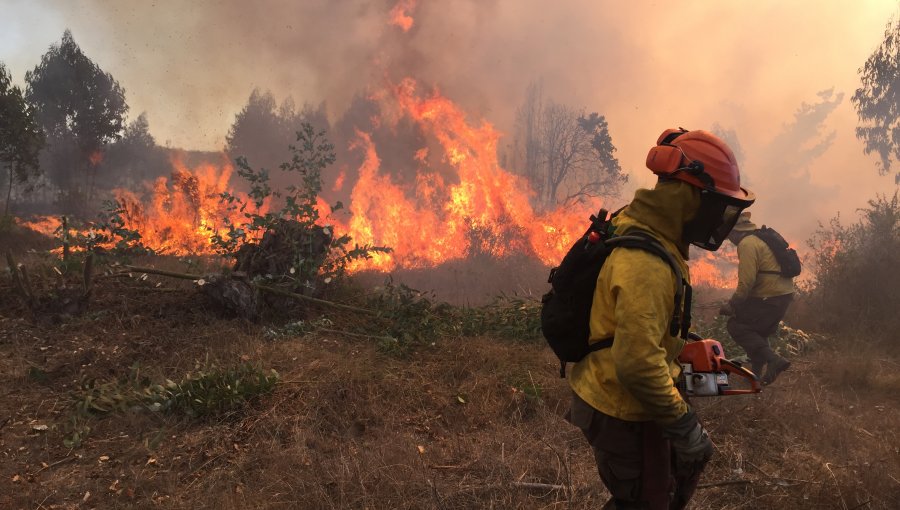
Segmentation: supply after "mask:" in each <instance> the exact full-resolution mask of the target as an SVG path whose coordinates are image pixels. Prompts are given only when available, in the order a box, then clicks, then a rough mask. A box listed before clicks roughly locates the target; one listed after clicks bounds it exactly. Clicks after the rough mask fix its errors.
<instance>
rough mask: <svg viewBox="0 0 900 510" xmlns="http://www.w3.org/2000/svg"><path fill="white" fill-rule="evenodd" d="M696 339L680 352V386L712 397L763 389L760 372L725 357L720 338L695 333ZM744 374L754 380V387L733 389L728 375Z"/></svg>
mask: <svg viewBox="0 0 900 510" xmlns="http://www.w3.org/2000/svg"><path fill="white" fill-rule="evenodd" d="M690 339H692V340H693V341H688V343H686V344H684V349H683V350H682V351H681V354H679V355H678V362H679V363H680V364H681V377H680V378H679V380H678V384H677V387H678V389H679V390H681V392H682V393H684V394H685V395H687V396H695V397H712V396H718V395H747V394H752V393H759V392H760V391H762V387H761V386H760V384H759V378H757V377H756V374H754V373H753V372H751V371H749V370H747V369H746V368H744V367H742V366H741V364H740V363H738V362H736V361H731V360H729V359H727V358H726V357H725V350H724V349H723V348H722V344H720V343H719V342H718V341H716V340H713V339H710V338H705V339H700V337H698V336H696V335H694V334H693V333H692V334H691V336H690ZM729 375H733V376H736V377H742V378H744V379H747V380H748V381H749V382H750V388H747V389H732V388H731V386H730V384H729V379H728V376H729Z"/></svg>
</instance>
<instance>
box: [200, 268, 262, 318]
mask: <svg viewBox="0 0 900 510" xmlns="http://www.w3.org/2000/svg"><path fill="white" fill-rule="evenodd" d="M200 282H202V283H201V284H200V291H201V292H202V293H203V294H204V295H205V296H206V297H208V298H209V299H210V300H211V301H212V302H213V303H215V304H216V305H217V306H218V307H219V308H221V309H222V310H223V311H225V312H226V313H230V314H234V315H237V316H238V317H243V318H245V319H249V320H252V321H255V320H256V319H257V318H258V317H259V292H258V291H257V289H256V288H255V287H254V286H253V285H252V284H251V283H250V282H249V281H248V280H247V275H246V274H244V273H233V274H213V275H208V276H206V277H205V278H203V279H202V280H199V281H198V283H200Z"/></svg>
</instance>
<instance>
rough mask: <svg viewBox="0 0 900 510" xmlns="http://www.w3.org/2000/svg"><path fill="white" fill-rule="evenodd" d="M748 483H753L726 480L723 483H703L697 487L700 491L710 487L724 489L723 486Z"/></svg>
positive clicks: (740, 480) (749, 481)
mask: <svg viewBox="0 0 900 510" xmlns="http://www.w3.org/2000/svg"><path fill="white" fill-rule="evenodd" d="M747 483H752V481H751V480H742V479H738V480H724V481H721V482H712V483H701V484H700V485H698V486H697V488H698V489H708V488H709V487H722V486H723V485H744V484H747Z"/></svg>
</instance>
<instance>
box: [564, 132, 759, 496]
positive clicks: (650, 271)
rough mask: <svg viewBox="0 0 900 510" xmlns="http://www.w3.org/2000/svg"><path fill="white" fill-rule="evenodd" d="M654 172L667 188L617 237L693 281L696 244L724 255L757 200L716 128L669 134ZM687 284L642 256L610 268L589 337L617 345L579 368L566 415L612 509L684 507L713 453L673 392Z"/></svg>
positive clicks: (628, 253) (640, 203)
mask: <svg viewBox="0 0 900 510" xmlns="http://www.w3.org/2000/svg"><path fill="white" fill-rule="evenodd" d="M647 166H648V168H650V170H652V171H653V172H654V173H655V174H657V176H658V183H657V184H656V186H655V187H654V189H651V190H647V189H641V190H638V191H637V192H636V193H635V196H634V200H632V202H631V203H630V204H629V205H628V206H627V207H626V208H625V209H623V210H622V211H621V212H620V213H619V214H618V216H616V218H615V219H614V220H613V225H614V226H615V235H624V234H627V233H629V232H633V231H636V230H640V231H643V232H645V233H648V234H650V235H651V236H653V237H654V238H656V239H657V240H658V241H659V242H660V244H662V245H663V247H664V248H665V249H666V250H667V251H668V252H669V253H670V254H671V255H672V256H673V257H674V258H675V260H676V262H677V263H678V265H679V266H680V267H681V270H682V273H683V275H684V277H685V279H686V280H687V281H688V282H689V272H688V266H687V264H686V263H685V260H686V259H687V258H688V246H689V245H690V244H694V245H695V246H698V247H700V248H703V249H706V250H716V249H718V248H719V246H720V245H721V244H722V242H723V241H724V240H725V238H726V237H727V235H728V234H729V232H730V231H731V229H732V227H733V226H734V224H735V222H736V221H737V220H738V217H739V215H740V213H741V211H742V210H743V209H744V208H746V207H748V206H750V204H752V203H753V201H754V196H753V194H752V193H751V192H749V191H747V190H746V189H743V188H741V186H740V174H739V170H738V165H737V162H736V160H735V157H734V154H733V153H732V151H731V149H730V148H729V147H728V146H727V145H726V144H725V142H724V141H723V140H721V139H720V138H718V137H716V136H715V135H713V134H712V133H709V132H707V131H703V130H695V131H686V130H683V129H669V130H666V131H665V132H663V134H662V135H660V137H659V139H658V140H657V144H656V146H654V147H653V148H651V149H650V153H649V154H648V156H647ZM681 283H682V282H678V281H676V277H675V275H674V272H673V271H672V269H671V267H670V266H669V265H668V264H667V263H666V262H664V261H663V260H662V259H660V258H659V257H657V256H655V255H652V254H650V253H648V252H646V251H643V250H640V249H633V248H625V247H620V248H617V249H615V250H614V251H613V252H612V254H610V256H609V258H608V259H607V261H606V262H605V263H604V265H603V267H602V269H601V271H600V275H599V277H598V280H597V286H596V290H595V291H594V300H593V306H592V308H591V319H590V331H591V334H590V339H591V340H590V341H591V343H593V342H596V341H600V340H604V339H608V338H612V340H613V341H612V345H611V346H610V347H609V348H607V349H601V350H597V351H595V352H592V353H591V354H589V355H588V356H587V357H585V358H584V359H583V360H582V361H580V362H579V363H577V364H576V365H575V366H574V367H573V369H572V371H571V372H570V376H569V385H570V386H571V388H572V390H573V392H574V395H573V402H572V406H571V409H570V410H569V413H568V416H567V417H568V419H569V421H570V422H571V423H573V424H574V425H576V426H577V427H579V428H580V429H581V430H582V432H583V433H584V436H585V437H586V438H587V440H588V442H589V443H590V445H591V447H592V449H593V451H594V456H595V459H596V461H597V468H598V470H599V472H600V477H601V479H602V480H603V482H604V484H605V485H606V487H607V489H609V492H610V493H611V494H612V499H611V500H610V501H609V503H607V505H606V506H605V507H604V508H608V509H631V508H642V509H650V510H663V509H666V510H669V509H681V508H685V507H686V506H687V503H688V501H689V500H690V498H691V496H692V494H693V492H694V490H695V489H696V485H697V482H698V480H699V476H700V472H701V471H702V469H703V466H704V465H705V464H706V462H707V461H708V460H709V458H710V457H711V455H712V450H713V446H712V443H711V441H710V439H709V435H708V434H707V433H706V431H705V430H704V429H703V427H702V426H701V424H700V422H699V421H698V419H697V415H696V414H695V413H694V411H693V410H692V409H691V408H690V406H689V405H688V403H687V402H686V401H685V400H684V398H683V397H682V396H681V395H680V394H679V392H678V391H677V390H676V388H675V384H674V383H675V380H676V379H677V377H678V375H679V373H680V366H679V364H678V362H677V356H678V354H679V353H680V351H681V349H682V347H683V345H684V341H683V340H681V339H679V338H677V337H674V336H672V335H671V334H670V321H671V320H672V317H673V312H674V307H675V304H674V296H675V293H676V288H677V286H678V285H681Z"/></svg>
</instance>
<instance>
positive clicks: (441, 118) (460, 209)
mask: <svg viewBox="0 0 900 510" xmlns="http://www.w3.org/2000/svg"><path fill="white" fill-rule="evenodd" d="M401 4H403V2H401ZM401 4H398V5H401ZM403 5H407V6H411V5H412V3H411V2H410V3H409V4H403ZM372 97H373V101H376V102H377V103H379V106H380V112H381V114H380V115H379V116H378V118H377V123H374V125H375V126H381V125H385V123H386V124H387V126H388V127H391V126H393V125H396V124H397V123H399V122H400V121H401V120H402V121H405V122H406V121H411V122H412V123H413V124H415V126H416V127H417V129H418V131H419V132H421V133H422V134H424V140H426V141H425V144H426V146H424V147H411V148H409V151H410V153H409V154H408V161H409V162H410V163H409V164H412V165H416V168H415V170H416V172H415V178H414V179H413V180H412V181H409V180H407V181H406V182H403V183H400V182H396V181H395V179H394V178H393V177H392V175H394V173H395V172H396V171H397V170H402V169H394V168H384V169H383V168H382V162H381V159H380V158H379V155H378V147H376V145H375V143H374V142H373V136H372V134H371V133H367V132H364V131H360V130H357V131H356V134H355V139H354V140H353V141H352V143H351V149H352V150H354V151H357V153H358V154H360V155H361V156H362V158H361V160H362V163H361V165H360V166H359V167H358V168H355V169H354V168H350V167H347V166H342V167H340V170H339V172H338V175H337V176H336V179H335V181H334V184H333V186H331V187H330V189H331V190H333V191H334V190H341V189H343V188H344V187H345V186H347V185H348V182H352V183H353V185H352V186H353V187H352V189H350V190H349V193H350V201H349V204H348V209H347V210H348V211H349V213H350V214H349V217H348V218H346V219H342V218H332V217H330V215H331V210H330V208H329V206H328V204H327V201H326V200H325V199H324V198H322V197H320V199H319V200H318V208H319V212H320V216H321V217H322V218H324V220H323V221H322V223H323V224H324V223H325V222H332V223H337V225H336V230H337V231H338V232H340V233H341V234H344V233H346V234H349V235H350V237H351V239H352V241H353V243H355V244H358V245H366V244H368V245H375V246H387V247H390V248H392V250H393V251H391V252H390V253H375V254H373V255H372V258H371V259H366V260H359V261H356V262H355V263H354V264H353V265H352V266H351V267H350V268H349V270H350V271H351V272H352V271H358V270H363V269H374V270H381V271H391V270H393V269H396V268H421V267H432V266H436V265H439V264H442V263H444V262H447V261H451V260H459V259H464V258H467V257H471V256H473V255H485V256H490V257H494V258H504V257H508V256H511V255H519V254H521V255H525V256H530V257H534V258H537V259H538V260H540V261H542V262H543V263H545V264H547V265H554V264H557V263H559V261H560V260H562V257H563V256H564V255H565V253H566V251H567V250H568V249H569V247H570V245H571V243H572V242H573V240H574V239H575V238H576V237H577V236H579V235H581V234H582V233H583V231H584V228H585V225H586V223H587V218H588V217H589V216H590V215H591V214H592V213H594V212H596V211H597V210H598V209H599V207H600V203H599V200H595V201H594V202H591V203H583V204H577V205H575V206H569V207H559V208H557V209H556V210H552V211H547V212H538V211H535V210H534V208H533V207H532V205H531V199H532V198H533V194H534V193H533V191H532V190H531V188H530V186H529V184H528V182H527V181H526V180H525V179H524V178H523V177H521V176H518V175H516V174H513V173H511V172H509V171H507V170H505V169H504V168H502V167H501V166H500V164H499V161H498V156H497V144H498V141H499V140H500V137H501V133H500V132H498V131H497V130H496V129H495V128H494V127H493V125H491V124H490V123H489V122H487V121H484V120H481V121H477V122H472V121H471V120H470V119H468V117H467V115H466V114H465V113H464V112H463V111H462V110H461V109H460V108H459V106H457V105H456V104H455V103H454V102H452V101H451V100H450V99H448V98H446V97H444V96H442V95H441V94H440V92H439V91H438V90H437V89H434V90H432V91H430V92H428V93H422V92H421V91H420V90H419V87H418V84H417V83H416V81H415V80H413V79H411V78H407V79H404V80H402V81H401V82H400V83H399V84H397V85H395V86H392V87H390V88H388V89H386V90H383V91H380V92H376V93H374V94H373V95H372ZM375 129H377V127H376V128H375ZM172 166H173V171H172V173H171V176H170V177H159V178H157V179H156V180H155V181H154V182H153V183H150V184H148V185H147V186H146V189H145V190H143V191H141V192H134V191H129V190H121V189H119V190H115V192H114V194H115V197H116V199H117V201H118V203H119V205H120V207H121V209H122V218H123V220H124V222H125V228H127V229H130V230H135V231H137V232H139V233H140V234H141V241H142V243H143V244H144V245H145V246H147V247H148V248H151V249H153V250H154V251H156V252H158V253H166V254H173V255H187V254H208V253H213V252H214V251H215V250H214V248H213V246H212V243H211V240H212V239H213V238H214V236H215V235H216V234H219V235H224V234H225V233H226V230H227V225H228V224H229V223H230V224H233V225H237V226H240V225H242V224H243V223H245V222H247V221H248V220H247V218H246V217H245V216H244V214H243V212H242V211H231V210H229V209H228V208H227V207H225V206H224V205H223V204H222V201H221V199H220V197H221V195H222V193H224V192H229V193H232V194H234V195H237V196H239V197H240V198H241V199H242V200H245V201H247V202H248V203H250V201H249V200H247V197H246V196H245V195H241V194H239V193H234V192H233V191H232V190H231V183H230V179H231V176H232V173H233V168H232V167H231V165H229V164H223V165H218V166H217V165H213V164H209V163H205V164H201V165H198V166H196V167H194V168H188V167H187V166H186V165H185V164H184V163H183V162H182V161H180V160H179V159H174V160H173V161H172ZM438 168H440V169H441V171H438ZM351 173H355V175H353V177H354V178H355V181H353V179H352V178H348V174H351ZM269 206H270V204H269V203H268V202H266V203H264V205H263V207H262V210H260V211H255V212H258V213H260V214H264V213H265V212H266V211H267V210H268V208H269ZM251 207H252V206H251ZM246 212H251V211H246ZM45 223H46V224H44V223H41V224H38V223H34V224H32V225H31V226H32V228H35V229H36V230H39V231H43V232H46V233H48V234H49V233H52V232H53V231H55V230H56V229H57V227H58V222H55V223H54V222H51V221H50V220H45ZM729 257H730V258H731V259H733V258H735V257H734V253H733V250H732V252H731V255H727V254H726V256H725V257H722V256H721V255H718V256H717V255H713V254H711V253H707V254H705V256H704V257H702V258H700V259H699V260H695V261H693V262H692V276H693V282H694V283H695V284H699V285H703V284H707V285H712V286H714V287H729V286H731V285H732V283H733V281H734V265H735V264H734V263H733V262H734V261H733V260H730V259H729Z"/></svg>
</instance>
